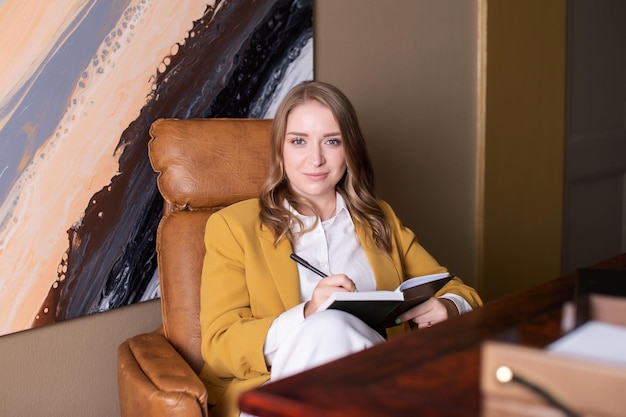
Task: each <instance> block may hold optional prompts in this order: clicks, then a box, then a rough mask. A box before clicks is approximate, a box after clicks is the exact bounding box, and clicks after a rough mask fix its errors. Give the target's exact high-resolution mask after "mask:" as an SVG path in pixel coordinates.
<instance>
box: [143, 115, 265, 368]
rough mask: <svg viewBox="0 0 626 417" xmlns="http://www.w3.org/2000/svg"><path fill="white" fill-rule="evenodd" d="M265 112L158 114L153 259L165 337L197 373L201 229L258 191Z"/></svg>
mask: <svg viewBox="0 0 626 417" xmlns="http://www.w3.org/2000/svg"><path fill="white" fill-rule="evenodd" d="M270 128H271V120H269V119H186V120H182V119H159V120H156V121H155V122H154V123H153V124H152V126H151V129H150V135H151V137H152V139H151V140H150V143H149V145H148V154H149V157H150V163H151V164H152V167H153V169H154V170H155V171H156V172H157V173H158V178H157V185H158V189H159V191H160V193H161V195H162V196H163V198H164V207H163V217H162V219H161V222H160V223H159V228H158V231H157V237H156V239H157V241H156V250H157V257H158V258H157V259H158V260H157V262H158V270H159V280H160V285H161V312H162V319H163V331H164V333H165V337H166V338H167V339H168V340H169V341H170V343H171V344H172V345H173V346H174V347H175V348H176V349H177V350H178V352H179V353H180V354H181V355H182V356H183V358H185V360H186V361H187V362H188V363H189V364H190V365H191V367H192V368H193V369H194V371H196V373H199V372H200V370H201V369H202V366H203V363H204V362H203V360H202V356H201V353H200V343H201V340H200V279H201V275H202V263H203V259H204V253H205V248H204V229H205V224H206V221H207V219H208V218H209V216H210V215H211V214H213V213H214V212H216V211H217V210H219V209H221V208H223V207H226V206H228V205H230V204H233V203H235V202H238V201H241V200H244V199H247V198H252V197H257V196H258V194H259V191H260V189H261V185H262V183H263V181H264V180H265V177H266V175H267V170H268V166H269V151H270V145H269V137H270Z"/></svg>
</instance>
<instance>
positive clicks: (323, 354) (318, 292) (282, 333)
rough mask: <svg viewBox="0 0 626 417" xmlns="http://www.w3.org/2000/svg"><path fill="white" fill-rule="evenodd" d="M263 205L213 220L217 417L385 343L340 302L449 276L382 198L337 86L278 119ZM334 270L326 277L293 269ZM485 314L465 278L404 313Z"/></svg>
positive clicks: (213, 398)
mask: <svg viewBox="0 0 626 417" xmlns="http://www.w3.org/2000/svg"><path fill="white" fill-rule="evenodd" d="M271 141H272V159H271V161H270V170H269V174H268V178H267V180H266V182H265V184H264V186H263V188H262V191H261V194H260V197H259V198H258V199H252V200H248V201H244V202H241V203H237V204H233V205H232V206H230V207H227V208H225V209H223V210H221V211H219V212H218V213H215V214H214V215H212V216H211V217H210V218H209V221H208V222H207V226H206V236H205V242H206V257H205V262H204V269H203V277H202V289H201V314H200V320H201V326H202V354H203V357H204V360H205V362H206V365H205V368H204V370H203V371H202V373H201V377H202V379H203V380H204V381H205V383H206V384H207V387H208V390H209V403H211V404H216V407H215V408H214V409H213V412H214V414H215V415H216V416H221V415H224V416H226V415H229V416H231V415H237V414H238V413H239V411H238V409H237V406H236V400H237V395H238V393H240V392H241V391H242V390H245V389H249V388H253V387H256V386H258V385H261V384H262V383H264V382H266V381H268V380H269V379H270V377H271V379H277V378H281V377H285V376H288V375H290V374H292V373H295V372H299V371H301V370H304V369H307V368H310V367H312V366H316V365H319V364H322V363H325V362H328V361H330V360H332V359H336V358H338V357H341V356H343V355H347V354H349V353H352V352H355V351H358V350H362V349H365V348H367V347H370V346H372V345H374V344H376V343H381V342H382V341H384V339H383V337H382V336H380V334H379V333H378V332H376V331H375V330H373V329H371V328H369V327H368V326H367V325H365V324H364V323H363V322H361V321H360V320H359V319H357V318H355V317H353V316H351V315H349V314H347V313H343V312H339V311H335V310H324V311H317V309H318V307H319V306H320V304H322V303H323V302H324V301H325V300H326V299H327V298H328V297H329V296H330V295H331V294H332V293H333V292H336V291H355V290H356V289H357V288H358V289H359V290H360V291H372V290H376V289H378V290H393V289H394V288H396V287H397V286H398V285H399V284H400V283H401V282H402V281H403V280H405V279H407V278H411V277H413V276H420V275H426V274H433V273H438V272H445V268H443V267H442V266H440V265H439V264H438V263H437V262H436V261H435V260H434V259H433V258H432V257H431V256H430V255H429V254H428V253H427V252H426V251H425V250H424V248H422V247H421V246H420V245H419V244H418V243H417V240H416V239H415V236H414V234H413V233H412V232H411V231H410V230H408V229H407V228H405V227H404V226H403V225H402V224H401V223H400V221H399V219H398V218H397V217H396V216H395V214H394V212H393V211H392V209H391V207H390V206H389V205H388V204H386V203H385V202H383V201H379V200H377V199H376V197H375V193H374V175H373V171H372V166H371V163H370V160H369V157H368V155H367V150H366V145H365V141H364V139H363V136H362V134H361V131H360V128H359V124H358V121H357V117H356V113H355V111H354V109H353V107H352V105H351V104H350V102H349V100H348V99H347V98H346V97H345V95H344V94H343V93H341V92H340V91H339V90H338V89H337V88H335V87H333V86H332V85H329V84H325V83H322V82H315V81H309V82H305V83H302V84H300V85H298V86H296V87H294V88H293V89H292V90H291V91H290V92H289V93H288V94H287V96H286V97H285V98H284V100H283V102H282V103H281V105H280V107H279V108H278V110H277V113H276V116H275V118H274V123H273V127H272V133H271ZM291 253H296V254H298V255H299V256H301V257H302V258H304V259H306V260H308V261H309V262H310V263H312V264H314V266H315V267H317V268H319V269H321V270H324V271H325V272H326V273H327V274H328V275H329V276H328V277H327V278H320V277H319V276H318V275H316V274H314V273H313V272H311V271H309V270H308V269H306V268H304V267H302V266H300V265H298V264H296V263H295V262H294V261H292V260H291V259H290V254H291ZM480 305H481V301H480V298H479V297H478V295H477V294H476V292H475V291H474V290H473V289H472V288H470V287H468V286H466V285H464V284H463V283H462V282H461V280H460V279H458V278H454V279H453V280H451V281H450V282H449V283H448V284H446V286H445V287H444V288H443V289H442V290H441V291H440V292H439V293H438V294H437V297H436V298H431V299H430V300H428V301H426V302H424V303H423V304H421V305H419V306H417V307H415V308H413V309H411V310H409V311H407V312H406V313H404V314H402V315H401V316H400V317H399V318H398V319H399V320H398V321H399V322H404V323H403V324H402V325H401V326H397V327H396V328H393V329H391V330H389V331H388V333H392V332H394V331H395V332H398V331H403V330H406V329H408V328H409V326H408V323H407V322H412V323H414V324H415V325H417V327H418V328H424V327H430V326H431V325H432V324H435V323H438V322H441V321H443V320H445V319H447V318H448V317H450V316H452V315H458V314H460V313H463V312H466V311H469V310H471V309H472V308H476V307H478V306H480Z"/></svg>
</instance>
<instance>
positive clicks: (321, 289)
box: [304, 274, 356, 318]
mask: <svg viewBox="0 0 626 417" xmlns="http://www.w3.org/2000/svg"><path fill="white" fill-rule="evenodd" d="M354 291H356V285H354V282H353V281H352V280H351V279H350V278H348V276H347V275H344V274H338V275H330V276H328V277H326V278H322V279H320V280H319V282H318V283H317V286H316V287H315V289H314V290H313V295H311V299H310V300H309V301H307V303H306V304H305V306H304V317H305V318H306V317H309V316H310V315H311V314H313V313H315V312H316V311H317V309H318V308H319V306H321V305H322V304H323V303H324V301H326V300H327V299H328V297H330V296H331V294H333V293H336V292H354Z"/></svg>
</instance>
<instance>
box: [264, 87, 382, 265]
mask: <svg viewBox="0 0 626 417" xmlns="http://www.w3.org/2000/svg"><path fill="white" fill-rule="evenodd" d="M310 100H315V101H318V102H319V103H321V104H322V105H324V106H325V107H327V108H328V109H329V110H330V111H331V112H332V114H333V116H334V117H335V120H336V121H337V124H338V125H339V129H340V133H341V139H342V143H343V146H344V150H345V155H346V164H347V168H348V169H347V170H346V173H345V174H344V176H343V177H342V178H341V180H340V181H339V183H337V185H336V190H337V192H338V193H339V194H340V195H341V196H342V197H343V198H344V200H345V202H346V206H347V207H348V210H349V212H350V214H351V216H352V218H353V220H354V221H355V222H358V223H359V224H361V225H362V226H365V227H366V228H367V229H369V230H371V232H372V237H373V239H374V241H375V242H376V245H377V246H378V247H379V248H380V249H381V250H383V251H384V252H386V253H390V252H391V237H390V232H389V226H388V224H387V222H386V221H385V218H384V215H383V212H382V210H381V208H380V205H379V204H378V201H377V199H376V194H375V190H374V171H373V169H372V164H371V161H370V158H369V156H368V154H367V147H366V144H365V139H364V138H363V134H362V133H361V129H360V127H359V123H358V119H357V116H356V112H355V110H354V107H353V106H352V103H350V101H349V100H348V98H347V97H346V96H345V95H344V94H343V93H342V92H341V91H340V90H339V89H338V88H336V87H334V86H333V85H330V84H328V83H323V82H320V81H305V82H303V83H301V84H299V85H297V86H295V87H294V88H293V89H291V90H290V91H289V92H288V93H287V95H286V96H285V98H284V99H283V101H282V102H281V104H280V106H279V107H278V109H277V111H276V115H275V116H274V121H273V124H272V131H271V146H272V149H271V160H270V168H269V175H268V177H267V179H266V180H265V183H264V184H263V187H262V189H261V194H260V198H259V199H260V206H261V212H260V216H261V223H262V224H263V225H265V226H267V227H268V228H270V230H272V231H273V232H274V236H275V241H274V243H278V242H279V241H280V240H281V239H283V238H285V237H286V238H287V239H289V241H290V242H291V243H292V244H293V243H294V238H295V236H293V233H292V232H291V228H290V227H289V226H290V224H291V222H297V223H299V224H300V229H301V230H303V232H304V231H306V229H304V225H303V224H302V222H301V221H300V220H299V219H298V218H297V217H295V216H294V215H293V214H292V213H291V212H290V211H289V210H288V209H287V208H285V205H284V202H285V201H287V202H288V203H289V204H290V205H291V206H292V207H294V208H296V209H297V210H298V211H301V210H300V209H299V207H307V208H309V209H310V210H311V211H313V212H315V210H314V208H313V206H312V205H311V204H310V203H309V202H308V201H306V199H304V198H303V197H301V196H298V195H296V194H295V193H294V192H293V191H292V189H291V187H290V185H289V180H288V179H287V177H286V174H285V167H284V160H283V158H284V156H283V144H284V141H285V133H286V129H287V118H288V117H289V114H290V113H291V111H292V110H293V109H294V108H295V107H297V106H299V105H301V104H303V103H305V102H307V101H310Z"/></svg>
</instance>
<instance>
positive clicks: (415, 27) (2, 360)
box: [0, 0, 477, 417]
mask: <svg viewBox="0 0 626 417" xmlns="http://www.w3.org/2000/svg"><path fill="white" fill-rule="evenodd" d="M476 4H477V0H471V1H462V2H461V1H456V0H393V1H390V2H380V1H378V0H341V1H337V0H316V11H315V27H316V29H315V30H316V32H315V36H316V77H317V78H318V79H321V80H325V81H329V82H332V83H335V84H337V85H338V86H339V87H340V88H342V89H343V90H344V91H345V92H346V93H347V94H348V95H349V96H350V97H351V99H352V100H353V102H354V104H355V106H356V108H357V112H358V113H359V116H360V118H361V122H362V125H363V128H364V131H365V134H366V136H367V138H368V140H369V143H370V153H371V154H372V159H373V163H374V167H375V169H376V171H377V179H378V188H379V191H380V194H381V196H383V197H384V198H385V199H387V200H388V201H389V202H391V203H392V205H393V206H394V207H395V208H396V211H397V212H398V214H399V215H400V216H401V218H403V220H404V221H405V222H406V224H407V225H409V226H410V227H411V228H413V229H414V231H415V232H416V233H417V235H418V237H419V238H420V240H421V241H422V243H423V244H424V245H425V246H426V247H427V248H428V249H429V250H430V251H431V252H432V253H433V254H434V255H435V256H436V258H437V259H438V260H439V261H440V262H441V263H443V264H445V265H447V266H449V267H450V268H451V269H453V270H454V271H456V272H457V274H459V275H461V276H463V278H465V279H466V280H467V281H469V282H470V283H473V282H475V280H476V276H475V270H476V245H475V235H476V233H475V217H476V215H475V213H476V210H475V206H476V203H475V198H474V194H475V184H476V180H475V178H476V176H475V170H476V163H475V161H476V123H475V120H476V96H477V95H476V90H477V87H476V73H477V70H476V67H477V62H476V56H477V54H476V49H477V46H476V31H477V19H476V16H477V10H476V9H477V5H476ZM159 315H160V309H159V303H158V301H151V302H147V303H143V304H138V305H134V306H130V307H125V308H121V309H118V310H114V311H110V312H107V313H102V314H96V315H93V316H89V317H83V318H81V319H75V320H70V321H67V322H64V323H60V324H56V325H52V326H48V327H44V328H41V329H35V330H29V331H26V332H23V333H19V334H13V335H8V336H4V337H0V352H2V355H1V357H0V374H1V375H2V378H0V415H3V416H28V417H31V416H43V415H47V416H64V417H71V416H76V417H79V416H80V417H85V416H103V417H105V416H115V415H118V414H119V407H118V405H117V391H116V390H117V386H116V349H117V346H118V345H119V344H120V343H121V342H122V340H124V339H125V338H127V337H129V336H131V335H134V334H137V333H140V332H146V331H150V330H153V329H154V328H156V327H157V325H158V323H159V321H160V319H159Z"/></svg>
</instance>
